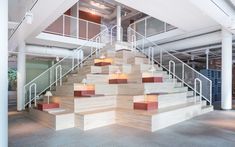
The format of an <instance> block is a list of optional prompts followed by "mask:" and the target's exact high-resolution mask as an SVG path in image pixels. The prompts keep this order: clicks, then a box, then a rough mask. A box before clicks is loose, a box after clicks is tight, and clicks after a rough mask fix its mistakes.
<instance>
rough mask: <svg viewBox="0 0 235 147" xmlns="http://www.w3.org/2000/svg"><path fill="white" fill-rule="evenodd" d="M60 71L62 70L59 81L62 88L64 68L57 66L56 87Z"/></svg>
mask: <svg viewBox="0 0 235 147" xmlns="http://www.w3.org/2000/svg"><path fill="white" fill-rule="evenodd" d="M58 69H59V70H60V77H59V80H60V86H61V85H62V67H61V65H58V66H56V86H57V85H58V84H57V81H58Z"/></svg>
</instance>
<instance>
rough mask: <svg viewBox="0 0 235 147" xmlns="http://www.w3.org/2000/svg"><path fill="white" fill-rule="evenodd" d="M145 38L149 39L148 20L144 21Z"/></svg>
mask: <svg viewBox="0 0 235 147" xmlns="http://www.w3.org/2000/svg"><path fill="white" fill-rule="evenodd" d="M144 37H145V38H146V37H147V18H145V19H144Z"/></svg>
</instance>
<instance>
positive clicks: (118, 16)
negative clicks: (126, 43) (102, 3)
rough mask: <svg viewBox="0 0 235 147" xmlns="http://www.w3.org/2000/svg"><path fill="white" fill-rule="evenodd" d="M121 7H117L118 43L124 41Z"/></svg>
mask: <svg viewBox="0 0 235 147" xmlns="http://www.w3.org/2000/svg"><path fill="white" fill-rule="evenodd" d="M121 11H122V8H121V6H119V5H118V6H117V41H118V42H120V41H122V18H121Z"/></svg>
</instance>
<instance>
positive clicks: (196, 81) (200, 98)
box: [194, 78, 202, 102]
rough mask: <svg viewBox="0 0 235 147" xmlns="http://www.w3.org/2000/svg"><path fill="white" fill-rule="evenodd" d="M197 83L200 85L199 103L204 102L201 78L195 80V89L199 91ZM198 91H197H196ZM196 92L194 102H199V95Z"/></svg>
mask: <svg viewBox="0 0 235 147" xmlns="http://www.w3.org/2000/svg"><path fill="white" fill-rule="evenodd" d="M197 83H199V101H201V100H202V81H201V80H200V79H199V78H196V79H195V80H194V88H195V89H197ZM195 91H196V90H195ZM195 91H194V100H195V102H197V93H196V92H195Z"/></svg>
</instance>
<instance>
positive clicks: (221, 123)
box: [9, 110, 235, 147]
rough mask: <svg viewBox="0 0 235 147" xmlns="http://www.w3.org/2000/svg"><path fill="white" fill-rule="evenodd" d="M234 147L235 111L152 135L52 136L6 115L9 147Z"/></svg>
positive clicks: (119, 131)
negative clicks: (7, 117) (7, 118)
mask: <svg viewBox="0 0 235 147" xmlns="http://www.w3.org/2000/svg"><path fill="white" fill-rule="evenodd" d="M94 146H96V147H158V146H160V147H191V146H193V147H207V146H208V147H210V146H211V147H234V146H235V111H234V110H232V111H214V112H210V113H208V114H205V115H202V116H199V117H196V118H194V119H191V120H188V121H185V122H182V123H179V124H176V125H174V126H171V127H168V128H166V129H162V130H159V131H156V132H154V133H150V132H146V131H142V130H138V129H133V128H128V127H123V126H119V125H112V126H107V127H102V128H98V129H94V130H90V131H86V132H83V131H81V130H79V129H75V128H74V129H67V130H63V131H57V132H55V131H54V130H52V129H49V128H46V127H44V126H42V125H40V124H37V123H35V122H33V121H31V120H29V119H27V118H25V117H24V115H23V114H22V113H18V112H15V111H10V112H9V147H94Z"/></svg>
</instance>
